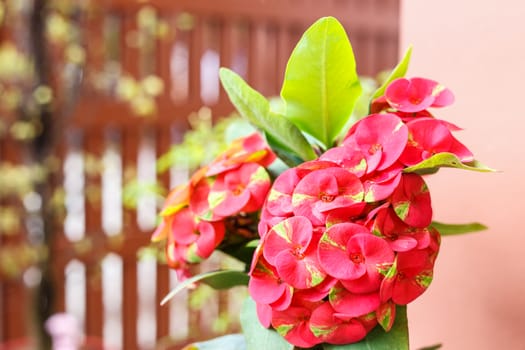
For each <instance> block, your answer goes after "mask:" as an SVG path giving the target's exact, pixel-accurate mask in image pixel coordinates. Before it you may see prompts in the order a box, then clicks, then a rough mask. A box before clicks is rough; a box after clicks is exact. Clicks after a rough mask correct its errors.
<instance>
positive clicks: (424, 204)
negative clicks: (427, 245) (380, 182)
mask: <svg viewBox="0 0 525 350" xmlns="http://www.w3.org/2000/svg"><path fill="white" fill-rule="evenodd" d="M391 202H392V207H393V208H394V211H395V212H396V214H397V216H398V217H399V218H400V219H401V220H403V222H405V223H406V224H408V225H410V226H414V227H427V226H428V225H430V223H431V222H432V206H431V201H430V193H429V191H428V187H427V185H426V183H425V181H424V180H423V178H422V177H421V176H420V175H417V174H403V176H402V178H401V182H400V184H399V187H398V188H397V189H396V190H395V191H394V193H393V194H392V197H391Z"/></svg>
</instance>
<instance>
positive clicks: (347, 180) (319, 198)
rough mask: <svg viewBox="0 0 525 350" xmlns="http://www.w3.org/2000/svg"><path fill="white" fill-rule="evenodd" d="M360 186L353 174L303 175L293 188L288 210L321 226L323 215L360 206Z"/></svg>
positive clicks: (325, 171)
mask: <svg viewBox="0 0 525 350" xmlns="http://www.w3.org/2000/svg"><path fill="white" fill-rule="evenodd" d="M362 198H363V186H362V184H361V181H359V179H358V178H357V176H355V175H354V174H352V173H350V172H349V171H347V170H345V169H342V168H326V169H322V170H316V171H313V172H311V173H310V174H308V175H306V176H305V177H303V178H302V179H301V181H299V183H298V184H297V186H296V188H295V190H294V193H293V197H292V206H293V210H294V214H295V215H301V216H305V217H307V218H308V219H309V220H310V221H312V223H313V224H314V225H321V226H324V224H325V220H326V215H327V214H328V213H329V212H330V211H332V210H336V209H340V208H346V207H350V206H352V205H354V204H355V203H358V202H361V200H362Z"/></svg>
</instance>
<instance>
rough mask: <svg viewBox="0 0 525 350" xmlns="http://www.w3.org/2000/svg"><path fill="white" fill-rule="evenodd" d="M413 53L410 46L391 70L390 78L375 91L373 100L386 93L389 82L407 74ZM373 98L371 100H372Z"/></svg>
mask: <svg viewBox="0 0 525 350" xmlns="http://www.w3.org/2000/svg"><path fill="white" fill-rule="evenodd" d="M411 55H412V46H410V47H409V48H408V49H407V50H406V52H405V54H404V55H403V58H402V59H401V61H400V62H399V63H398V64H397V66H395V68H394V69H393V70H392V72H390V75H389V76H388V78H386V80H385V82H384V83H383V85H381V86H380V87H379V89H377V90H376V92H374V94H373V95H372V100H375V99H376V98H378V97H379V96H383V95H384V94H385V90H386V87H387V86H388V84H390V83H391V82H392V81H394V80H396V79H397V78H402V77H404V76H405V74H406V73H407V70H408V64H409V63H410V56H411ZM372 100H371V101H370V102H372Z"/></svg>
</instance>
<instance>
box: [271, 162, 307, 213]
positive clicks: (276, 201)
mask: <svg viewBox="0 0 525 350" xmlns="http://www.w3.org/2000/svg"><path fill="white" fill-rule="evenodd" d="M299 180H300V178H299V175H297V170H296V169H295V168H291V169H288V170H285V171H284V172H283V173H282V174H281V175H279V176H278V177H277V178H276V179H275V181H274V183H273V186H272V188H271V190H270V193H269V194H268V198H267V201H266V205H265V208H266V210H268V212H269V213H271V214H272V215H275V216H288V215H289V214H291V213H292V209H293V208H292V194H293V190H294V189H295V186H296V185H297V183H298V182H299Z"/></svg>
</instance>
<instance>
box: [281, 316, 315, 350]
mask: <svg viewBox="0 0 525 350" xmlns="http://www.w3.org/2000/svg"><path fill="white" fill-rule="evenodd" d="M311 314H312V309H311V308H310V307H306V306H290V307H289V308H288V309H286V310H284V311H276V310H274V311H273V312H272V326H273V327H274V328H275V330H276V331H277V332H278V333H279V334H280V335H282V336H283V337H284V338H285V339H286V340H288V342H290V343H291V344H293V345H295V346H300V347H303V348H310V347H312V346H314V345H316V344H319V343H320V342H321V341H320V339H318V338H317V337H315V336H314V334H313V333H312V331H311V330H310V323H309V319H310V316H311Z"/></svg>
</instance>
